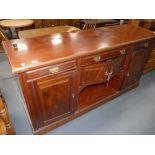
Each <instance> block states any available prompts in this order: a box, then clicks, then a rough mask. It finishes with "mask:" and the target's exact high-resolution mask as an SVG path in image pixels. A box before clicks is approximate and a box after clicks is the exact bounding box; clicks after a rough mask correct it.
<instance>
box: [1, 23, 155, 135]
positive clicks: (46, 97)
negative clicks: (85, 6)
mask: <svg viewBox="0 0 155 155" xmlns="http://www.w3.org/2000/svg"><path fill="white" fill-rule="evenodd" d="M154 39H155V35H154V34H153V33H152V32H151V31H148V30H145V29H142V28H136V27H134V26H130V25H121V26H112V27H108V28H102V29H95V30H83V31H79V32H76V33H57V34H53V35H51V36H46V37H38V38H34V39H20V40H13V41H7V42H3V46H4V48H5V50H6V52H7V55H8V58H9V61H10V64H11V67H12V71H13V72H15V73H18V75H19V79H20V83H21V87H22V90H23V94H24V97H25V101H26V103H25V104H26V111H27V113H28V116H29V120H30V122H31V125H32V128H33V132H34V133H35V134H41V133H45V132H47V131H49V130H50V129H53V128H55V127H57V126H59V125H61V124H63V123H65V122H67V121H69V120H71V119H73V118H75V117H77V116H79V115H81V114H83V113H85V112H87V111H89V110H91V109H93V108H95V107H97V106H98V105H100V104H102V103H105V102H107V101H109V100H111V99H113V98H114V97H116V96H118V95H120V94H122V93H123V92H125V91H127V90H130V89H132V88H134V87H136V86H137V85H138V83H139V79H140V77H141V75H142V72H143V68H144V65H145V62H146V61H147V59H148V57H149V55H150V53H151V50H152V48H153V46H154V45H153V41H154ZM13 42H17V43H18V44H19V46H18V45H17V46H18V47H19V48H18V49H13V48H12V43H13ZM20 46H21V47H20ZM22 46H23V47H22ZM32 62H33V63H32ZM22 63H24V64H25V66H21V64H22Z"/></svg>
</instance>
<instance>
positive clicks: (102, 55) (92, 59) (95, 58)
mask: <svg viewBox="0 0 155 155" xmlns="http://www.w3.org/2000/svg"><path fill="white" fill-rule="evenodd" d="M130 50H131V48H130V47H124V48H119V49H116V50H112V51H108V52H107V51H103V52H99V53H97V54H94V55H91V56H86V57H84V58H82V59H81V65H82V66H85V65H89V64H93V63H97V62H102V61H105V60H107V59H111V58H115V57H117V56H119V55H125V54H127V53H128V52H129V51H130Z"/></svg>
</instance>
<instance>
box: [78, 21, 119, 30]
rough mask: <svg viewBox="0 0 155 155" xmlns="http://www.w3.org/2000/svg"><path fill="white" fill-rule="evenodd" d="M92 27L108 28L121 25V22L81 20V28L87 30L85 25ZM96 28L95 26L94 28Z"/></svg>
mask: <svg viewBox="0 0 155 155" xmlns="http://www.w3.org/2000/svg"><path fill="white" fill-rule="evenodd" d="M90 24H91V25H92V24H94V25H95V27H97V28H98V27H103V26H106V25H107V26H108V24H109V25H112V24H118V25H119V24H120V22H119V20H113V19H83V20H80V28H82V29H85V25H90ZM93 28H94V26H93Z"/></svg>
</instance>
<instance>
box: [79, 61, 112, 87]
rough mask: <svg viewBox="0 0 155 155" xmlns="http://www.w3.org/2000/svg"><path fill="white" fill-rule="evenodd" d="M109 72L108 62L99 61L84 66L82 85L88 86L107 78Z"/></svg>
mask: <svg viewBox="0 0 155 155" xmlns="http://www.w3.org/2000/svg"><path fill="white" fill-rule="evenodd" d="M108 72H109V65H108V63H97V64H92V65H88V66H85V67H82V75H81V85H82V86H87V85H90V84H95V83H99V82H105V81H106V80H107V76H108Z"/></svg>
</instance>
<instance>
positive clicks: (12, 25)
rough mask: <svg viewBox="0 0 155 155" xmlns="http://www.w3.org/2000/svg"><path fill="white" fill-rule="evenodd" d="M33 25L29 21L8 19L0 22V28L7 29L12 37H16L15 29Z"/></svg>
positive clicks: (31, 21)
mask: <svg viewBox="0 0 155 155" xmlns="http://www.w3.org/2000/svg"><path fill="white" fill-rule="evenodd" d="M32 24H33V20H30V19H9V20H1V21H0V26H2V27H6V28H9V30H10V32H11V35H12V37H17V34H16V31H18V30H17V28H19V29H20V28H25V27H28V26H30V25H32Z"/></svg>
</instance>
